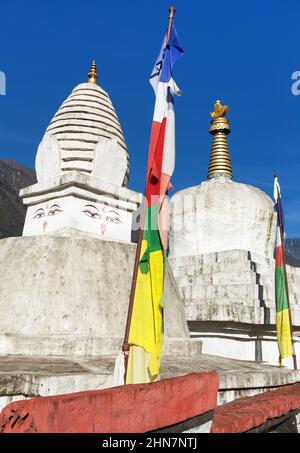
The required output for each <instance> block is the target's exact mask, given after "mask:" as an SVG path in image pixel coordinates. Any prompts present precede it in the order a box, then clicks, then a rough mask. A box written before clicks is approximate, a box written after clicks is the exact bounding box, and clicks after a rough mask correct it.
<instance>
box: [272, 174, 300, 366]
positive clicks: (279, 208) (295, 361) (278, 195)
mask: <svg viewBox="0 0 300 453" xmlns="http://www.w3.org/2000/svg"><path fill="white" fill-rule="evenodd" d="M275 177H276V176H275ZM276 192H277V215H278V219H279V228H280V237H281V246H282V255H283V269H284V280H285V287H286V299H287V306H288V312H289V320H290V332H291V341H292V351H293V364H294V370H297V357H296V354H295V347H294V337H293V325H292V317H291V310H290V298H289V286H288V279H287V273H286V265H285V254H284V230H283V221H282V217H281V202H280V193H279V190H278V187H277V186H276Z"/></svg>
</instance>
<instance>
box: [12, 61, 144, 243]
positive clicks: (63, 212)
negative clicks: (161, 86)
mask: <svg viewBox="0 0 300 453" xmlns="http://www.w3.org/2000/svg"><path fill="white" fill-rule="evenodd" d="M88 77H89V78H88V82H87V83H81V84H80V85H77V86H76V87H75V88H74V89H73V91H72V93H71V94H70V96H69V97H68V98H67V99H66V100H65V101H64V102H63V104H62V105H61V106H60V108H59V109H58V111H57V113H56V114H55V115H54V117H53V119H52V120H51V122H50V124H49V126H48V127H47V129H46V132H45V135H44V137H43V139H42V141H41V143H40V145H39V148H38V152H37V155H36V173H37V179H38V183H37V184H34V185H33V186H30V187H27V188H25V189H24V190H22V191H21V196H22V197H23V199H24V203H25V204H26V205H28V210H27V215H26V221H25V225H24V232H23V235H24V236H30V235H39V234H41V235H43V234H48V233H52V232H56V233H57V232H58V231H61V232H64V233H65V231H66V229H76V230H78V231H79V232H80V231H81V232H85V233H90V234H93V235H95V236H97V237H101V238H103V239H115V240H123V241H126V242H128V241H129V242H130V240H131V229H132V212H133V211H135V210H136V209H137V205H138V203H139V202H140V194H137V193H136V192H133V191H130V190H128V189H127V188H126V186H127V183H128V179H129V157H128V151H127V147H126V143H125V140H124V136H123V132H122V129H121V126H120V123H119V120H118V117H117V115H116V113H115V110H114V107H113V105H112V103H111V100H110V98H109V96H108V94H107V93H106V92H105V91H104V90H103V89H102V88H101V87H100V86H99V85H97V83H96V81H97V73H96V63H95V62H93V63H92V66H91V70H90V72H89V75H88Z"/></svg>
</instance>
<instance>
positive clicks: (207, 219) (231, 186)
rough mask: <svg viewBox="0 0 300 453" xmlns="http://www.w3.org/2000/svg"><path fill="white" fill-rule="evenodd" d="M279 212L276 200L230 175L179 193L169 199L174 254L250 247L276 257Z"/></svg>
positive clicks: (185, 254)
mask: <svg viewBox="0 0 300 453" xmlns="http://www.w3.org/2000/svg"><path fill="white" fill-rule="evenodd" d="M275 228H276V225H275V214H274V209H273V202H272V200H271V198H270V197H269V196H268V195H267V194H265V193H264V192H262V191H261V190H259V189H257V188H256V187H252V186H249V185H246V184H241V183H237V182H233V181H231V180H230V179H227V178H225V177H218V178H214V179H211V180H209V181H205V182H203V183H202V184H200V185H199V186H195V187H190V188H188V189H185V190H181V191H180V192H177V193H176V194H175V195H173V197H172V198H171V202H170V251H171V256H172V257H174V258H179V257H182V256H189V255H199V254H205V253H212V252H220V251H222V250H235V249H241V250H250V251H251V252H253V253H257V254H260V255H263V256H266V257H268V258H269V257H272V256H273V249H274V238H275Z"/></svg>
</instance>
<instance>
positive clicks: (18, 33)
mask: <svg viewBox="0 0 300 453" xmlns="http://www.w3.org/2000/svg"><path fill="white" fill-rule="evenodd" d="M174 4H175V6H176V10H177V11H176V15H175V24H176V28H177V31H178V33H179V36H180V38H181V41H182V44H183V47H184V49H185V55H184V57H183V58H182V59H181V60H180V61H179V62H178V63H177V65H176V67H175V79H176V81H177V83H178V85H179V86H180V88H181V89H182V92H183V96H182V97H181V98H179V99H177V100H176V107H175V108H176V140H177V162H176V171H175V174H174V178H173V184H174V186H175V190H179V189H183V188H185V187H189V186H193V185H197V184H199V183H200V182H201V181H203V180H205V179H206V172H207V166H208V158H209V151H210V145H211V137H210V135H209V134H208V128H209V122H210V117H209V112H210V111H211V110H212V107H213V104H214V102H215V100H216V99H221V100H222V101H223V102H224V103H227V104H228V105H229V112H228V118H229V119H230V121H231V129H232V133H231V134H230V136H229V147H230V151H231V158H232V165H233V171H234V179H235V180H236V181H240V182H244V183H248V184H252V185H254V186H257V187H259V188H261V189H262V190H264V191H266V192H267V193H269V194H270V195H271V194H272V178H273V173H274V172H277V173H278V174H279V177H280V182H281V186H282V192H283V199H284V207H285V217H286V229H287V234H288V236H290V237H293V236H300V185H299V175H300V159H299V156H300V96H294V95H292V91H291V87H292V83H293V82H292V79H291V77H292V73H293V72H294V71H297V70H298V71H300V56H299V55H300V53H299V41H300V37H299V23H300V2H299V1H293V0H291V1H288V2H282V1H277V0H265V1H264V2H262V1H255V0H252V1H251V2H250V3H246V2H245V3H244V2H241V1H230V0H228V1H226V2H224V0H222V1H220V0H215V1H214V2H201V1H193V0H192V1H188V0H185V1H183V0H177V1H176V2H174ZM169 6H170V2H169V1H165V0H152V1H151V2H150V1H147V2H146V1H144V0H139V1H135V0H133V1H127V2H124V1H120V0H114V1H113V2H104V1H101V0H84V1H83V0H72V1H69V0H61V1H57V0H51V1H49V0H43V1H42V2H41V1H33V0H28V1H26V2H25V1H21V0H15V1H14V2H5V3H4V2H2V3H1V6H0V14H1V19H2V20H1V29H0V39H1V51H0V71H3V72H4V73H5V74H6V80H7V94H6V96H0V157H1V158H6V159H15V160H18V161H19V162H21V163H23V164H25V165H28V166H30V167H32V168H33V167H34V159H35V154H36V149H37V146H38V144H39V142H40V140H41V138H42V135H43V133H44V131H45V129H46V127H47V125H48V123H49V121H50V120H51V118H52V116H53V114H54V113H55V112H56V110H57V108H58V107H59V105H60V104H61V103H62V101H63V100H64V99H65V98H66V97H67V96H68V95H69V93H70V92H71V90H72V89H73V87H74V86H75V85H77V84H78V83H81V82H84V81H85V80H86V75H87V72H88V69H89V66H90V62H91V60H92V59H93V58H95V59H96V60H97V65H98V72H99V83H100V85H101V86H102V87H103V88H104V89H105V90H106V91H107V92H108V93H109V95H110V97H111V99H112V102H113V104H114V106H115V108H116V111H117V113H118V116H119V119H120V122H121V125H122V128H123V131H124V134H125V139H126V141H127V145H128V149H129V153H130V158H131V180H130V183H129V186H130V188H132V189H135V190H139V191H142V190H143V187H144V178H145V168H146V160H147V148H148V141H149V134H150V126H151V120H152V113H153V105H154V97H153V92H152V89H151V87H150V85H149V83H148V76H149V73H150V72H151V69H152V66H153V63H154V61H155V58H156V56H157V53H158V51H159V48H160V45H161V41H162V37H163V34H164V32H165V28H166V23H167V18H168V8H169Z"/></svg>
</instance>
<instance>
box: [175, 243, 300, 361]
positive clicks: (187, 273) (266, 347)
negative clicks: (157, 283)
mask: <svg viewBox="0 0 300 453" xmlns="http://www.w3.org/2000/svg"><path fill="white" fill-rule="evenodd" d="M170 264H171V266H172V269H173V272H174V276H175V279H176V282H177V284H178V288H179V291H180V294H181V296H182V298H183V300H184V304H185V313H186V318H187V320H188V322H189V327H190V329H191V331H192V332H193V335H195V336H197V337H198V338H201V339H202V341H203V352H204V353H207V354H218V355H222V356H224V357H228V358H236V359H242V360H262V361H267V362H269V363H271V364H274V365H275V364H277V363H278V346H277V339H276V331H275V324H276V309H275V281H274V274H275V268H274V259H273V258H266V257H265V256H261V255H257V254H255V253H250V252H249V251H247V250H228V251H223V252H214V253H208V254H199V255H193V256H185V257H181V258H171V259H170ZM287 276H288V282H289V294H290V306H291V314H292V320H293V325H294V330H295V336H294V338H295V341H296V342H295V350H296V354H297V355H298V356H299V360H300V341H299V340H300V339H299V332H300V329H299V326H300V296H299V294H300V269H299V268H295V267H291V266H287ZM206 322H208V323H209V325H208V327H207V330H205V323H206ZM224 323H227V324H229V323H231V330H230V329H227V330H226V332H224V329H223V328H222V326H223V324H224ZM212 324H214V328H215V330H213V329H212ZM234 324H235V325H236V327H234ZM197 327H201V330H197ZM289 362H290V363H289V366H291V367H292V360H290V361H289ZM286 364H287V363H286Z"/></svg>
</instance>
